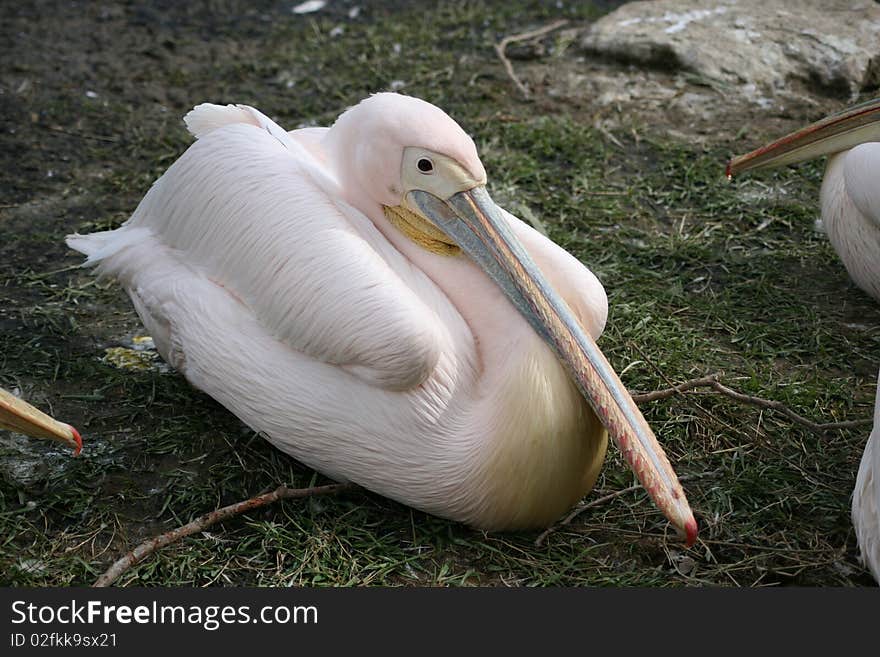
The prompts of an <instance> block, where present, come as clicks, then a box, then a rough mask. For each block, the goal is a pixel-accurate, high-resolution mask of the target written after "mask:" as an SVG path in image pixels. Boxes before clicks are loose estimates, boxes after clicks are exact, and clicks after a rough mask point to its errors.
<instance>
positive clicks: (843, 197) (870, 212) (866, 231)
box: [727, 98, 880, 301]
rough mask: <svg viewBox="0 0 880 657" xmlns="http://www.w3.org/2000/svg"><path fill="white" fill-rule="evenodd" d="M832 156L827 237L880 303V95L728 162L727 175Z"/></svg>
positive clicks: (825, 192) (824, 195) (825, 205)
mask: <svg viewBox="0 0 880 657" xmlns="http://www.w3.org/2000/svg"><path fill="white" fill-rule="evenodd" d="M822 155H829V156H830V157H829V158H828V165H827V166H826V168H825V178H824V179H823V180H822V191H821V192H820V194H819V199H820V201H821V204H822V223H823V225H824V228H825V232H826V233H827V234H828V239H829V240H830V241H831V244H832V245H833V246H834V250H835V251H837V255H839V256H840V259H841V260H843V264H844V265H845V266H846V270H847V271H848V272H849V275H850V277H852V279H853V280H854V281H855V283H856V285H858V286H859V287H860V288H862V289H863V290H864V291H865V292H867V293H868V294H870V295H871V296H872V297H874V298H875V299H876V300H877V301H880V98H875V99H874V100H869V101H867V102H865V103H861V104H860V105H855V106H854V107H850V108H849V109H846V110H843V111H842V112H838V113H837V114H832V115H831V116H829V117H827V118H824V119H822V120H821V121H817V122H816V123H813V124H811V125H808V126H807V127H806V128H802V129H801V130H798V131H797V132H793V133H791V134H790V135H786V136H785V137H782V138H781V139H777V140H776V141H774V142H772V143H770V144H767V145H766V146H762V147H761V148H758V149H756V150H754V151H752V152H751V153H746V154H745V155H740V156H739V157H735V158H733V159H732V160H730V162H728V164H727V176H728V178H730V177H732V176H735V175H737V174H738V173H742V172H744V171H750V170H752V169H766V168H770V167H779V166H783V165H786V164H796V163H798V162H803V161H805V160H811V159H814V158H817V157H820V156H822Z"/></svg>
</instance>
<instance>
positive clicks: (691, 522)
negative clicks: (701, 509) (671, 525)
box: [684, 516, 697, 547]
mask: <svg viewBox="0 0 880 657" xmlns="http://www.w3.org/2000/svg"><path fill="white" fill-rule="evenodd" d="M684 533H685V547H691V546H693V544H694V543H696V542H697V521H696V519H694V517H693V516H691V517H690V518H689V519H688V520H687V522H685V523H684Z"/></svg>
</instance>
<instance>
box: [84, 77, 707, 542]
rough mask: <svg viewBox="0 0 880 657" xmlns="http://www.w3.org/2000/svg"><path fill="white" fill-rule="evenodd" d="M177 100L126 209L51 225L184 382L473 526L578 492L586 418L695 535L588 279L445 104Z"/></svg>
mask: <svg viewBox="0 0 880 657" xmlns="http://www.w3.org/2000/svg"><path fill="white" fill-rule="evenodd" d="M185 121H186V124H187V127H188V128H189V130H190V132H191V133H192V134H193V135H194V136H195V137H196V138H197V140H196V141H195V143H193V144H192V145H191V146H190V147H189V149H187V151H186V152H185V153H184V154H183V155H182V156H181V157H180V158H179V159H178V160H177V161H176V162H175V163H174V164H172V165H171V167H169V169H168V170H167V171H166V172H165V173H164V174H163V175H162V176H161V177H160V178H159V179H158V180H157V181H156V182H155V183H154V184H153V186H152V188H151V189H150V190H149V192H148V193H147V194H146V196H145V197H144V199H143V200H142V201H141V203H140V204H139V206H138V207H137V209H136V210H135V212H134V214H133V215H132V216H131V218H130V219H129V220H128V221H127V222H126V223H125V224H124V225H123V226H121V227H120V228H118V229H117V230H112V231H106V232H101V233H93V234H91V235H72V236H69V237H68V240H67V243H68V244H69V245H70V246H71V247H72V248H74V249H76V250H78V251H80V252H82V253H84V254H86V255H87V256H88V260H87V261H86V264H91V265H98V271H99V272H100V273H101V274H107V275H112V276H115V277H116V278H117V279H118V280H119V281H120V282H121V283H122V285H123V286H124V288H125V289H126V291H127V292H128V294H129V295H130V296H131V299H132V302H133V304H134V306H135V308H136V309H137V312H138V314H139V315H140V317H141V319H142V320H143V322H144V325H145V326H146V328H147V330H148V331H149V332H150V334H151V335H152V336H153V339H154V340H155V343H156V346H157V349H158V351H159V353H160V354H161V355H162V357H163V358H164V359H165V360H166V361H167V362H168V363H170V364H171V365H172V366H173V367H175V368H176V369H177V370H178V371H180V372H182V373H183V374H184V376H185V377H186V378H187V379H188V380H189V381H190V382H191V383H192V384H193V385H194V386H195V387H197V388H199V389H201V390H203V391H205V392H206V393H208V394H209V395H211V396H212V397H214V398H215V399H217V400H218V401H219V402H220V403H222V404H223V405H224V406H226V407H227V408H228V409H230V410H231V411H232V412H233V413H234V414H235V415H237V416H238V417H239V418H241V420H243V421H244V422H245V423H246V424H248V425H249V426H250V427H251V428H252V429H254V430H256V431H259V432H262V433H263V434H264V435H265V436H266V437H267V438H268V439H269V440H270V441H271V442H272V443H273V444H274V445H275V446H277V447H278V448H279V449H281V450H282V451H284V452H287V453H288V454H291V455H293V456H294V457H295V458H297V459H299V460H300V461H301V462H303V463H305V464H307V465H308V466H310V467H312V468H314V469H315V470H317V471H319V472H322V473H324V474H325V475H327V476H329V477H331V478H333V479H336V480H339V481H352V482H355V483H357V484H359V485H361V486H363V487H365V488H367V489H370V490H372V491H375V492H377V493H379V494H381V495H384V496H387V497H389V498H393V499H395V500H398V501H400V502H403V503H405V504H408V505H410V506H413V507H416V508H419V509H422V510H424V511H427V512H430V513H433V514H436V515H438V516H443V517H446V518H450V519H454V520H458V521H462V522H465V523H468V524H470V525H472V526H475V527H479V528H484V529H487V530H503V529H516V528H532V527H542V526H546V525H548V524H550V523H552V522H553V521H554V520H555V519H557V518H558V517H559V516H560V515H561V514H562V513H563V512H565V511H566V510H567V509H568V508H570V507H571V506H572V505H573V504H574V503H575V502H576V501H577V500H578V499H580V498H581V497H582V496H583V495H584V494H585V493H586V492H587V491H588V490H589V489H590V488H591V487H592V485H593V483H594V482H595V480H596V477H597V475H598V472H599V469H600V467H601V464H602V461H603V459H604V456H605V448H606V445H607V436H608V434H607V433H606V431H605V429H604V428H603V424H604V426H606V427H608V430H609V431H610V433H611V436H612V437H613V439H614V440H615V442H616V443H617V444H618V446H619V447H620V449H621V450H622V451H623V453H624V455H625V457H626V459H627V461H628V463H629V464H630V465H631V467H632V468H633V470H634V471H635V472H636V474H637V475H638V477H639V479H640V480H641V482H642V484H643V485H644V486H645V488H646V489H647V490H648V492H649V493H650V495H651V497H652V498H653V500H654V501H655V503H656V504H657V506H658V507H659V508H660V509H661V510H662V511H663V513H664V514H665V515H666V516H667V518H668V519H669V520H670V522H671V523H672V524H673V525H674V526H675V527H676V529H677V530H678V531H679V533H680V534H682V535H683V536H684V537H685V538H686V540H687V542H688V544H692V543H693V541H694V540H695V537H696V532H697V526H696V521H695V520H694V517H693V514H692V512H691V510H690V507H689V506H688V503H687V500H686V499H685V496H684V493H683V492H682V490H681V486H680V484H679V482H678V479H677V477H676V475H675V473H674V472H673V470H672V468H671V466H670V465H669V462H668V460H667V458H666V455H665V454H664V452H663V449H662V448H661V447H660V445H659V444H658V443H657V441H656V438H655V437H654V434H653V432H652V431H651V429H650V428H649V427H648V425H647V423H646V422H645V420H644V418H643V417H642V415H641V413H640V412H639V410H638V409H637V408H636V406H635V404H634V403H633V402H632V399H631V398H630V396H629V395H628V393H627V391H626V389H625V388H624V387H623V385H622V383H621V382H620V380H619V379H618V378H617V375H616V374H615V373H614V371H613V370H612V369H611V367H610V365H609V364H608V362H607V361H606V360H605V358H604V356H603V355H602V353H601V352H600V351H599V349H598V347H597V346H596V344H595V342H594V339H595V338H598V337H599V335H600V333H601V332H602V329H603V328H604V324H605V319H606V315H607V300H606V297H605V292H604V290H603V288H602V286H601V285H600V283H599V281H598V280H597V279H596V277H595V276H594V275H593V274H592V273H591V272H590V271H588V270H587V269H586V268H585V267H583V266H582V265H581V264H580V263H579V262H578V261H577V260H576V259H575V258H574V257H573V256H571V255H570V254H568V253H567V252H565V251H564V250H563V249H562V248H560V247H559V246H557V245H556V244H554V243H553V242H551V241H549V240H548V239H546V238H544V237H543V236H542V235H540V234H539V233H537V232H536V231H534V230H533V229H531V228H530V227H529V226H527V225H526V224H524V223H523V222H521V221H520V220H518V219H516V218H515V217H513V216H512V215H510V214H508V213H507V212H505V211H504V210H502V209H501V208H499V207H498V206H497V205H495V203H494V202H493V201H492V199H491V198H490V197H489V195H488V193H487V192H486V188H485V184H486V173H485V170H484V168H483V165H482V163H481V162H480V159H479V157H478V156H477V151H476V148H475V146H474V143H473V141H472V140H471V138H470V137H469V136H468V135H467V134H466V133H465V132H464V131H463V130H462V129H461V128H460V127H459V126H458V124H457V123H455V122H454V121H453V120H452V119H451V118H450V117H449V116H447V115H446V114H445V113H444V112H443V111H442V110H440V109H438V108H437V107H435V106H434V105H431V104H430V103H427V102H425V101H422V100H419V99H416V98H411V97H407V96H402V95H398V94H391V93H382V94H376V95H373V96H371V97H370V98H368V99H366V100H364V101H362V102H361V103H359V104H358V105H356V106H355V107H353V108H351V109H349V110H348V111H346V112H345V113H343V114H342V115H341V116H340V117H339V118H338V119H337V121H336V122H335V123H334V124H333V126H332V127H330V128H305V129H302V130H295V131H292V132H289V133H288V132H286V131H285V130H283V129H282V128H280V127H279V126H278V125H277V124H275V123H274V122H273V121H271V120H270V119H268V118H267V117H266V116H264V115H263V114H261V113H260V112H258V111H257V110H255V109H253V108H251V107H248V106H244V105H237V106H233V105H228V106H225V107H223V106H218V105H210V104H203V105H199V106H198V107H196V108H195V109H194V110H192V111H191V112H190V113H189V114H187V116H186V117H185ZM548 345H549V346H548ZM554 351H555V355H554ZM579 391H580V392H579ZM581 392H582V393H583V395H584V396H585V397H586V398H587V399H588V400H589V402H590V403H589V404H588V403H587V402H586V401H585V400H584V396H582V395H581V394H580V393H581ZM593 409H595V412H594V410H593Z"/></svg>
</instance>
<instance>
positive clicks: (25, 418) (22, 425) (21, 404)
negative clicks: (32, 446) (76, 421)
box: [0, 388, 82, 456]
mask: <svg viewBox="0 0 880 657" xmlns="http://www.w3.org/2000/svg"><path fill="white" fill-rule="evenodd" d="M0 429H7V430H9V431H14V432H15V433H21V434H24V435H26V436H31V437H33V438H48V439H49V440H56V441H58V442H60V443H64V444H65V445H67V446H68V447H71V448H73V455H74V456H77V455H79V453H80V451H81V450H82V438H81V437H80V435H79V432H78V431H77V430H76V429H74V428H73V427H72V426H70V425H69V424H65V423H64V422H59V421H58V420H55V419H53V418H52V417H50V416H48V415H46V414H45V413H43V412H42V411H41V410H39V409H37V408H35V407H33V406H31V405H30V404H28V403H27V402H26V401H24V400H23V399H19V398H18V397H16V396H15V395H13V394H12V393H10V392H7V391H6V390H4V389H3V388H0Z"/></svg>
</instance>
